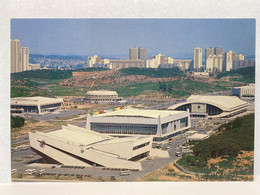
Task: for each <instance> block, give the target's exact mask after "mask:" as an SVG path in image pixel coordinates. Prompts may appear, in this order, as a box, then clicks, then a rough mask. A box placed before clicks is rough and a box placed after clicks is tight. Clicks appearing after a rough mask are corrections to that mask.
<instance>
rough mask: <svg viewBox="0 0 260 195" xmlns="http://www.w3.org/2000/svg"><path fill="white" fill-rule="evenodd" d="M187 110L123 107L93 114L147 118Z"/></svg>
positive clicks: (170, 114) (165, 115)
mask: <svg viewBox="0 0 260 195" xmlns="http://www.w3.org/2000/svg"><path fill="white" fill-rule="evenodd" d="M184 112H186V111H176V110H139V109H121V110H117V111H112V112H107V113H102V114H98V115H93V117H109V116H129V117H131V116H132V117H147V118H158V117H159V116H161V117H167V116H172V115H176V114H180V113H184Z"/></svg>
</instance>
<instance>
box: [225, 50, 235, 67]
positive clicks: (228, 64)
mask: <svg viewBox="0 0 260 195" xmlns="http://www.w3.org/2000/svg"><path fill="white" fill-rule="evenodd" d="M232 54H233V52H232V51H228V52H226V71H230V70H232V64H233V59H232Z"/></svg>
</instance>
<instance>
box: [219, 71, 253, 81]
mask: <svg viewBox="0 0 260 195" xmlns="http://www.w3.org/2000/svg"><path fill="white" fill-rule="evenodd" d="M227 76H236V77H238V78H233V79H231V81H240V82H244V83H255V67H247V68H241V69H238V70H231V71H227V72H221V73H218V75H217V76H216V78H217V79H220V78H222V77H227Z"/></svg>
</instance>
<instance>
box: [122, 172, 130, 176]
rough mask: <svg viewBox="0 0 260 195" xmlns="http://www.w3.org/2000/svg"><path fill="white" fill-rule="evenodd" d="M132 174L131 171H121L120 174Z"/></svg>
mask: <svg viewBox="0 0 260 195" xmlns="http://www.w3.org/2000/svg"><path fill="white" fill-rule="evenodd" d="M130 174H131V171H120V175H121V176H123V175H130Z"/></svg>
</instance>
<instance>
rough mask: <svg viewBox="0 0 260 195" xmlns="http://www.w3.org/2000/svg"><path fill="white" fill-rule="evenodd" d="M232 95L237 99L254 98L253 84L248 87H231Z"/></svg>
mask: <svg viewBox="0 0 260 195" xmlns="http://www.w3.org/2000/svg"><path fill="white" fill-rule="evenodd" d="M231 93H232V95H235V96H238V97H255V84H249V85H248V86H242V87H233V88H232V91H231Z"/></svg>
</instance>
